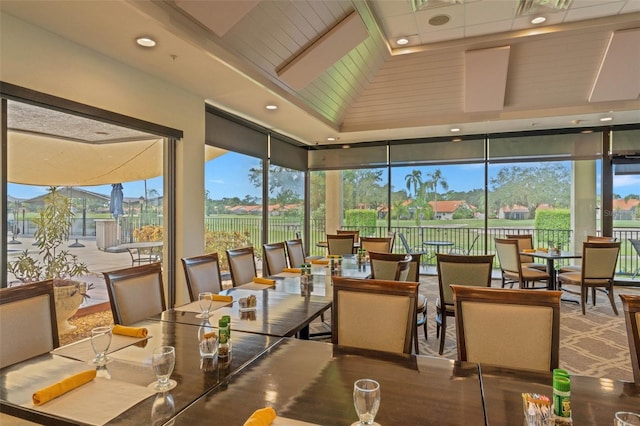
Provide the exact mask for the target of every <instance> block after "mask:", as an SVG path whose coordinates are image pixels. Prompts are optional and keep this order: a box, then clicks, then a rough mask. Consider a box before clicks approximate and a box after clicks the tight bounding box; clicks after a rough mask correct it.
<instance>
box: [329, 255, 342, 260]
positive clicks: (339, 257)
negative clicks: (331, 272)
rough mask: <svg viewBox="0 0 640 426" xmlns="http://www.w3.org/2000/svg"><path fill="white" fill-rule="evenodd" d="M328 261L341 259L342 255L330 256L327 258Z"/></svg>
mask: <svg viewBox="0 0 640 426" xmlns="http://www.w3.org/2000/svg"><path fill="white" fill-rule="evenodd" d="M327 257H328V258H329V259H342V255H341V254H330V255H329V256H327Z"/></svg>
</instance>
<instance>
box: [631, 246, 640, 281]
mask: <svg viewBox="0 0 640 426" xmlns="http://www.w3.org/2000/svg"><path fill="white" fill-rule="evenodd" d="M629 242H630V243H631V246H632V247H633V249H634V250H635V251H636V255H637V256H638V267H637V268H636V271H635V272H634V273H633V276H632V277H631V279H634V278H635V277H636V276H638V274H639V273H640V240H634V239H631V238H629Z"/></svg>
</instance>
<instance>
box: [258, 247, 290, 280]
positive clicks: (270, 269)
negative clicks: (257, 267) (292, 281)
mask: <svg viewBox="0 0 640 426" xmlns="http://www.w3.org/2000/svg"><path fill="white" fill-rule="evenodd" d="M273 251H282V256H283V258H284V267H285V268H287V267H288V264H287V249H286V246H285V243H284V242H280V243H270V244H263V245H262V253H263V256H262V265H263V267H264V270H263V273H262V275H264V276H266V277H268V276H270V275H275V274H279V273H280V272H282V271H277V270H275V268H274V266H273V265H271V264H270V263H269V255H268V253H269V252H273Z"/></svg>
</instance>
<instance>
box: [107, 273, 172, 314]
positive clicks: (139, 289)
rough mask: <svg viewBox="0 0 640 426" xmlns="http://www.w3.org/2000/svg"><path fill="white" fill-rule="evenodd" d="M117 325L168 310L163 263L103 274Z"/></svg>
mask: <svg viewBox="0 0 640 426" xmlns="http://www.w3.org/2000/svg"><path fill="white" fill-rule="evenodd" d="M102 274H103V275H104V280H105V282H106V284H107V293H108V294H109V303H110V304H111V313H112V314H113V322H114V323H115V324H120V325H131V324H133V323H136V322H138V321H141V320H143V319H146V318H149V317H152V316H154V315H158V314H160V313H162V311H164V310H165V309H166V303H165V299H164V285H163V282H162V264H161V263H159V262H158V263H150V264H148V265H140V266H133V267H130V268H125V269H118V270H115V271H108V272H103V273H102Z"/></svg>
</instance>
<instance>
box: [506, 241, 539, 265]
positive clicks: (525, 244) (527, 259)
mask: <svg viewBox="0 0 640 426" xmlns="http://www.w3.org/2000/svg"><path fill="white" fill-rule="evenodd" d="M505 238H507V239H509V240H518V251H522V250H526V249H533V248H534V247H533V235H532V234H507V235H505ZM520 263H521V264H522V267H523V268H533V269H539V270H541V271H546V270H547V265H546V264H544V263H536V262H535V260H534V259H533V257H531V256H527V255H525V254H521V255H520Z"/></svg>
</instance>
